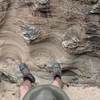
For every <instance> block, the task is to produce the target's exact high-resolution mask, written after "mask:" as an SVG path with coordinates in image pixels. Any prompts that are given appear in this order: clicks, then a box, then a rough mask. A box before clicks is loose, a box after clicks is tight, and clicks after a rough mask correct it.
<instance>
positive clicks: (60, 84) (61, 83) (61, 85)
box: [52, 77, 63, 88]
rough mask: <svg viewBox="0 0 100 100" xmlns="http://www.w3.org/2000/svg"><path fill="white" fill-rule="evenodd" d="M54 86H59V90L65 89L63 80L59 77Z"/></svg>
mask: <svg viewBox="0 0 100 100" xmlns="http://www.w3.org/2000/svg"><path fill="white" fill-rule="evenodd" d="M52 85H54V86H57V87H59V88H62V87H63V82H62V79H61V78H59V77H56V78H55V79H54V81H53V83H52Z"/></svg>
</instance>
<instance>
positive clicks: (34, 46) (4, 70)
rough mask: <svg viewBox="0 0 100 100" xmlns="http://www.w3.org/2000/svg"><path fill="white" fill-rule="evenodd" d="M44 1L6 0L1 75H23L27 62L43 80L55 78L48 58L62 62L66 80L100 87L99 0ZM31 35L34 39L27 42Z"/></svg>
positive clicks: (1, 5)
mask: <svg viewBox="0 0 100 100" xmlns="http://www.w3.org/2000/svg"><path fill="white" fill-rule="evenodd" d="M39 2H40V1H39ZM39 2H38V0H0V16H1V17H0V25H1V26H2V27H1V28H0V73H1V74H0V77H1V76H2V75H3V76H4V77H5V80H2V78H0V79H1V83H2V81H8V82H11V80H9V79H10V78H12V80H13V78H14V79H17V81H19V80H20V79H21V75H20V74H21V73H20V72H19V69H18V65H19V64H20V63H21V62H25V63H26V64H28V65H29V67H30V69H31V71H32V73H33V74H34V75H35V76H36V78H37V79H40V80H41V79H43V80H45V81H49V80H50V79H51V73H52V70H51V69H49V67H48V63H50V62H52V61H56V62H58V63H60V64H61V67H62V69H63V81H64V82H65V83H66V84H67V83H69V84H75V85H76V84H89V85H93V86H94V85H95V86H99V85H100V67H99V66H100V61H99V60H100V18H99V17H100V16H99V14H90V11H91V10H93V6H94V5H97V4H96V3H98V2H97V0H85V1H84V0H61V1H59V0H42V3H41V2H40V3H39ZM4 22H5V23H4ZM23 32H24V33H23ZM26 34H28V35H27V36H26ZM25 36H26V37H27V39H29V40H31V42H32V43H29V44H27V39H26V38H25ZM9 75H10V76H9ZM42 82H43V81H42ZM37 83H41V82H40V81H39V82H37ZM16 84H17V83H16Z"/></svg>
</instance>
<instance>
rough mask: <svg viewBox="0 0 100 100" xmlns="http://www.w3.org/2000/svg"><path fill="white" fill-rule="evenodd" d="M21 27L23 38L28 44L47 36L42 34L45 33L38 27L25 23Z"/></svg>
mask: <svg viewBox="0 0 100 100" xmlns="http://www.w3.org/2000/svg"><path fill="white" fill-rule="evenodd" d="M21 29H22V31H23V38H24V39H25V40H26V41H27V43H29V44H31V43H33V42H34V43H35V42H39V41H42V40H44V39H46V38H47V36H46V35H45V36H44V34H45V33H43V31H42V30H41V29H39V28H38V27H34V26H31V25H25V26H21Z"/></svg>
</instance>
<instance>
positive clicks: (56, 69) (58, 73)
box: [50, 63, 62, 79]
mask: <svg viewBox="0 0 100 100" xmlns="http://www.w3.org/2000/svg"><path fill="white" fill-rule="evenodd" d="M50 65H51V67H52V68H53V77H54V79H56V78H57V77H59V78H60V79H61V75H62V69H61V66H60V64H59V63H52V64H50Z"/></svg>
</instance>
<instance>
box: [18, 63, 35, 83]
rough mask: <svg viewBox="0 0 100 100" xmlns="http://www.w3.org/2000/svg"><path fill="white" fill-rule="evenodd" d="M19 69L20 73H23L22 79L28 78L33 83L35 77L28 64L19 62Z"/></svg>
mask: <svg viewBox="0 0 100 100" xmlns="http://www.w3.org/2000/svg"><path fill="white" fill-rule="evenodd" d="M19 69H20V71H21V73H22V74H23V79H24V81H25V80H29V81H31V82H32V83H35V77H34V76H33V75H32V74H31V72H30V70H29V68H28V66H27V65H26V64H25V63H22V64H20V65H19Z"/></svg>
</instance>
